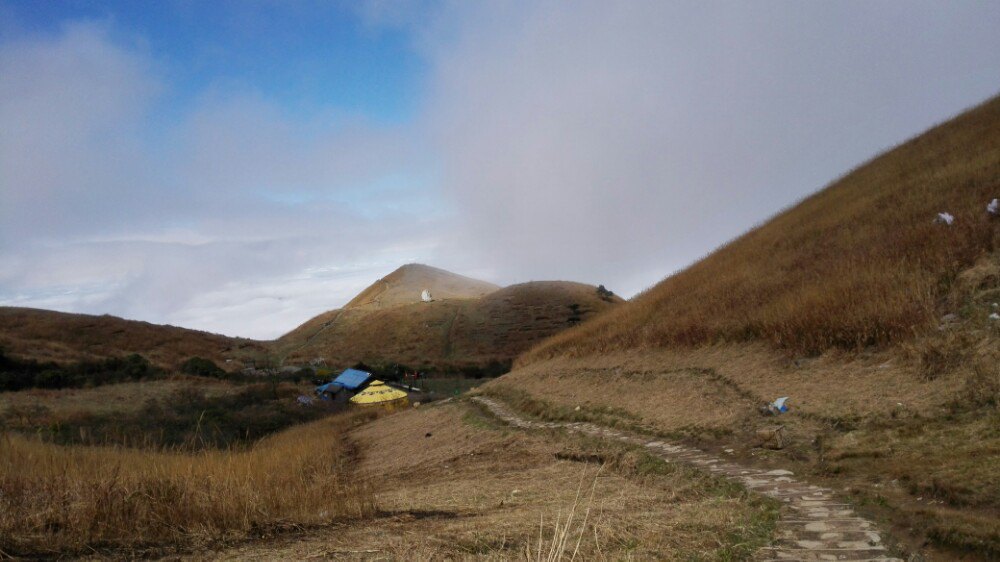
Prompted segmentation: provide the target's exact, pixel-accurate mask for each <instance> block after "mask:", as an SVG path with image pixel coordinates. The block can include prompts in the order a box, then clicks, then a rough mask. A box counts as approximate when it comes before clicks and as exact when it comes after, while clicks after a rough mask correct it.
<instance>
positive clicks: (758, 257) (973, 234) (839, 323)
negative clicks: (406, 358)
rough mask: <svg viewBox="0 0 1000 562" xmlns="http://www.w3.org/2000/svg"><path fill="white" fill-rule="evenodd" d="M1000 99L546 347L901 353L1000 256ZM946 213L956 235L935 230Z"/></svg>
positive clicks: (548, 352)
mask: <svg viewBox="0 0 1000 562" xmlns="http://www.w3.org/2000/svg"><path fill="white" fill-rule="evenodd" d="M997 196H1000V98H994V99H992V100H990V101H987V102H985V103H984V104H982V105H980V106H978V107H976V108H974V109H971V110H969V111H967V112H966V113H963V114H962V115H959V116H958V117H956V118H954V119H952V120H951V121H948V122H946V123H944V124H942V125H940V126H938V127H935V128H933V129H931V130H930V131H928V132H926V133H924V134H922V135H920V136H918V137H916V138H915V139H913V140H910V141H909V142H906V143H904V144H902V145H901V146H899V147H897V148H895V149H893V150H890V151H888V152H886V153H885V154H882V155H880V156H878V157H877V158H875V159H873V160H871V161H870V162H868V163H866V164H864V165H862V166H860V167H859V168H857V169H856V170H854V171H852V172H851V173H849V174H847V175H846V176H844V177H843V178H842V179H840V180H838V181H836V182H834V183H833V184H832V185H830V186H829V187H827V188H826V189H824V190H822V191H820V192H818V193H816V194H815V195H813V196H811V197H809V198H807V199H805V200H804V201H802V202H801V203H799V204H797V205H795V206H794V207H792V208H790V209H789V210H787V211H785V212H782V213H781V214H779V215H778V216H776V217H775V218H773V219H772V220H770V221H768V222H767V223H766V224H764V225H762V226H759V227H757V228H755V229H753V230H751V231H750V232H748V233H746V234H744V235H743V236H741V237H739V238H737V239H736V240H734V241H732V242H730V243H729V244H727V245H726V246H724V247H722V248H720V249H718V250H717V251H715V252H714V253H712V254H711V255H709V256H707V257H706V258H704V259H703V260H701V261H699V262H698V263H696V264H694V265H692V266H691V267H689V268H687V269H685V270H684V271H682V272H680V273H678V274H676V275H673V276H671V277H669V278H667V279H666V280H664V281H662V282H661V283H660V284H658V285H657V286H655V287H653V288H651V289H649V290H648V291H646V292H645V293H643V294H641V295H640V296H638V297H636V298H635V299H633V301H632V302H630V303H629V304H628V305H627V306H624V307H621V308H620V309H617V310H615V311H613V312H611V313H608V314H605V315H603V316H602V317H600V318H597V319H595V320H594V321H592V322H589V323H587V324H585V325H583V326H580V327H579V328H577V329H574V330H570V331H568V332H565V333H563V334H560V335H558V336H555V337H554V338H552V339H549V340H548V341H546V342H544V343H543V344H541V345H539V346H538V347H537V348H535V349H534V350H532V351H531V352H530V353H528V354H527V355H526V356H525V357H523V358H522V359H521V363H522V364H527V363H529V362H532V361H538V360H542V359H545V358H550V357H557V356H562V355H567V354H572V355H582V354H587V353H594V352H605V351H608V350H614V349H657V348H663V347H666V346H673V345H696V344H704V343H710V342H720V341H766V342H769V343H771V344H774V345H777V346H779V347H782V348H787V349H791V350H795V351H798V352H806V353H817V352H821V351H823V350H826V349H830V348H832V347H843V348H851V349H857V348H862V347H865V346H869V345H873V344H875V345H880V344H887V343H892V342H899V341H905V340H907V339H908V338H911V337H912V336H913V335H914V334H915V333H920V332H922V331H924V330H925V329H926V328H927V327H928V326H929V325H930V324H931V322H932V321H933V320H934V318H935V315H936V314H937V313H938V310H937V307H938V304H939V300H940V299H941V298H942V296H943V295H946V294H947V293H948V291H949V288H950V286H951V283H952V281H953V280H954V279H955V276H956V275H957V274H958V273H959V272H960V271H962V270H964V269H966V268H968V267H970V266H971V265H972V264H973V263H975V262H976V260H977V259H979V258H980V257H981V256H983V255H986V254H988V253H990V252H992V251H994V250H996V249H997V248H998V247H1000V220H998V219H996V218H992V219H991V218H990V217H989V215H988V214H987V213H986V210H985V207H986V204H987V203H988V202H989V201H990V199H992V198H993V197H997ZM939 212H949V213H951V214H952V215H954V216H955V218H956V220H955V224H954V225H952V226H946V225H943V224H936V223H934V219H935V217H936V215H937V213H939Z"/></svg>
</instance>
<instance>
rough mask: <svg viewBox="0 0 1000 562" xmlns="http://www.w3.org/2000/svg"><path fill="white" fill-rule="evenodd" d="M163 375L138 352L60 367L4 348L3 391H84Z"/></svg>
mask: <svg viewBox="0 0 1000 562" xmlns="http://www.w3.org/2000/svg"><path fill="white" fill-rule="evenodd" d="M163 375H164V371H163V369H160V368H158V367H155V366H153V365H152V364H150V362H149V361H147V360H146V358H144V357H142V356H141V355H137V354H134V353H133V354H132V355H128V356H125V357H112V358H109V359H102V360H96V361H79V362H77V363H71V364H67V365H60V364H58V363H53V362H40V361H36V360H34V359H28V360H21V359H15V358H13V357H10V356H8V355H7V354H5V353H4V351H3V350H2V349H0V392H2V391H11V390H24V389H27V388H51V389H56V388H82V387H86V386H99V385H102V384H114V383H120V382H128V381H137V380H143V379H150V378H157V377H162V376H163Z"/></svg>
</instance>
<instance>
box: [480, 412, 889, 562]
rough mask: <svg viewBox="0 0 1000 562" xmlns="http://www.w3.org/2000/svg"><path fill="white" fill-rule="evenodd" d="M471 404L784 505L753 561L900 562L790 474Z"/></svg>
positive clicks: (872, 534) (858, 521) (868, 524)
mask: <svg viewBox="0 0 1000 562" xmlns="http://www.w3.org/2000/svg"><path fill="white" fill-rule="evenodd" d="M473 400H474V401H476V402H478V403H480V404H482V405H483V406H485V407H486V408H487V409H488V410H489V411H490V412H492V413H493V414H494V415H496V416H497V417H498V418H500V419H501V420H503V421H504V422H506V423H508V424H510V425H512V426H514V427H518V428H523V429H555V428H565V429H567V430H569V431H574V432H577V433H583V434H587V435H591V436H595V437H601V438H605V439H615V440H618V441H621V442H625V443H630V444H634V445H640V446H643V447H645V448H646V449H647V450H648V451H649V452H650V453H651V454H653V455H655V456H657V457H659V458H662V459H663V460H666V461H668V462H675V463H684V464H689V465H692V466H695V467H698V468H700V469H702V470H708V471H710V472H712V473H713V474H718V475H721V476H723V477H725V478H727V479H729V480H732V481H734V482H737V483H739V484H741V485H742V486H745V487H746V488H748V489H750V490H752V491H754V492H756V493H758V494H763V495H765V496H768V497H771V498H775V499H777V500H780V501H781V502H783V504H784V505H783V506H782V509H781V514H780V518H779V520H778V529H777V532H776V534H775V537H774V540H773V541H772V545H771V546H768V547H764V548H762V549H760V550H759V551H758V552H757V554H756V556H755V559H756V560H758V561H781V562H787V561H790V560H802V561H810V562H815V561H824V560H830V561H840V560H843V561H854V562H860V561H868V560H878V561H879V562H902V561H901V560H900V559H898V558H891V557H890V556H889V554H888V551H887V550H886V548H885V546H884V545H883V544H882V537H881V534H880V533H879V530H878V529H877V528H876V526H875V523H873V522H872V521H869V520H867V519H865V518H863V517H860V516H859V515H857V514H856V513H854V510H853V509H851V506H850V505H849V504H845V503H840V502H839V501H838V500H837V499H836V497H835V496H834V493H833V491H832V490H830V489H828V488H822V487H820V486H815V485H812V484H807V483H805V482H799V481H797V480H795V479H794V478H793V474H792V472H791V471H788V470H760V469H755V468H749V467H744V466H740V465H738V464H735V463H732V462H727V461H725V460H722V459H719V458H716V457H714V456H712V455H710V454H708V453H706V452H704V451H701V450H699V449H696V448H694V447H686V446H682V445H675V444H671V443H667V442H664V441H655V440H650V439H649V438H644V437H641V436H638V435H634V434H629V433H626V432H622V431H617V430H614V429H610V428H606V427H602V426H598V425H594V424H590V423H558V422H542V421H532V420H527V419H524V418H522V417H520V416H518V415H517V414H515V413H514V412H513V411H511V410H510V409H509V408H508V407H507V406H506V405H504V404H502V403H500V402H499V401H497V400H493V399H491V398H485V397H481V396H477V397H474V398H473Z"/></svg>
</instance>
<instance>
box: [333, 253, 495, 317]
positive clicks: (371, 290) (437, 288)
mask: <svg viewBox="0 0 1000 562" xmlns="http://www.w3.org/2000/svg"><path fill="white" fill-rule="evenodd" d="M499 288H500V287H498V286H496V285H494V284H492V283H487V282H485V281H479V280H477V279H472V278H470V277H465V276H463V275H458V274H456V273H452V272H450V271H445V270H443V269H438V268H436V267H431V266H429V265H423V264H419V263H411V264H407V265H404V266H402V267H400V268H398V269H396V270H395V271H393V272H392V273H390V274H389V275H386V276H385V277H383V278H382V279H379V280H378V281H376V282H374V283H372V284H371V285H370V286H369V287H368V288H367V289H365V290H364V291H361V292H360V293H358V296H356V297H354V298H353V299H351V301H350V302H348V303H347V304H346V305H344V308H346V309H357V310H381V309H386V308H392V307H395V306H400V305H404V304H412V303H415V302H421V298H420V295H421V292H422V291H424V290H427V291H430V294H431V296H432V297H433V298H434V299H436V300H445V299H474V298H479V297H481V296H483V295H485V294H487V293H492V292H493V291H496V290H497V289H499Z"/></svg>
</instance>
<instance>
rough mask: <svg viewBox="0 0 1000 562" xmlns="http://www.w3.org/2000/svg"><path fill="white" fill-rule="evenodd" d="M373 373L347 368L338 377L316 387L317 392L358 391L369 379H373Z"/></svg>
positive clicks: (321, 393)
mask: <svg viewBox="0 0 1000 562" xmlns="http://www.w3.org/2000/svg"><path fill="white" fill-rule="evenodd" d="M371 378H372V374H371V373H368V372H365V371H359V370H357V369H345V370H344V372H343V373H340V375H338V376H337V378H335V379H333V380H332V381H330V382H328V383H326V384H324V385H320V386H317V387H316V394H320V395H323V394H337V393H338V392H340V391H341V390H349V391H351V392H358V391H359V390H361V389H363V388H364V387H365V385H366V384H368V382H369V381H371Z"/></svg>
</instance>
